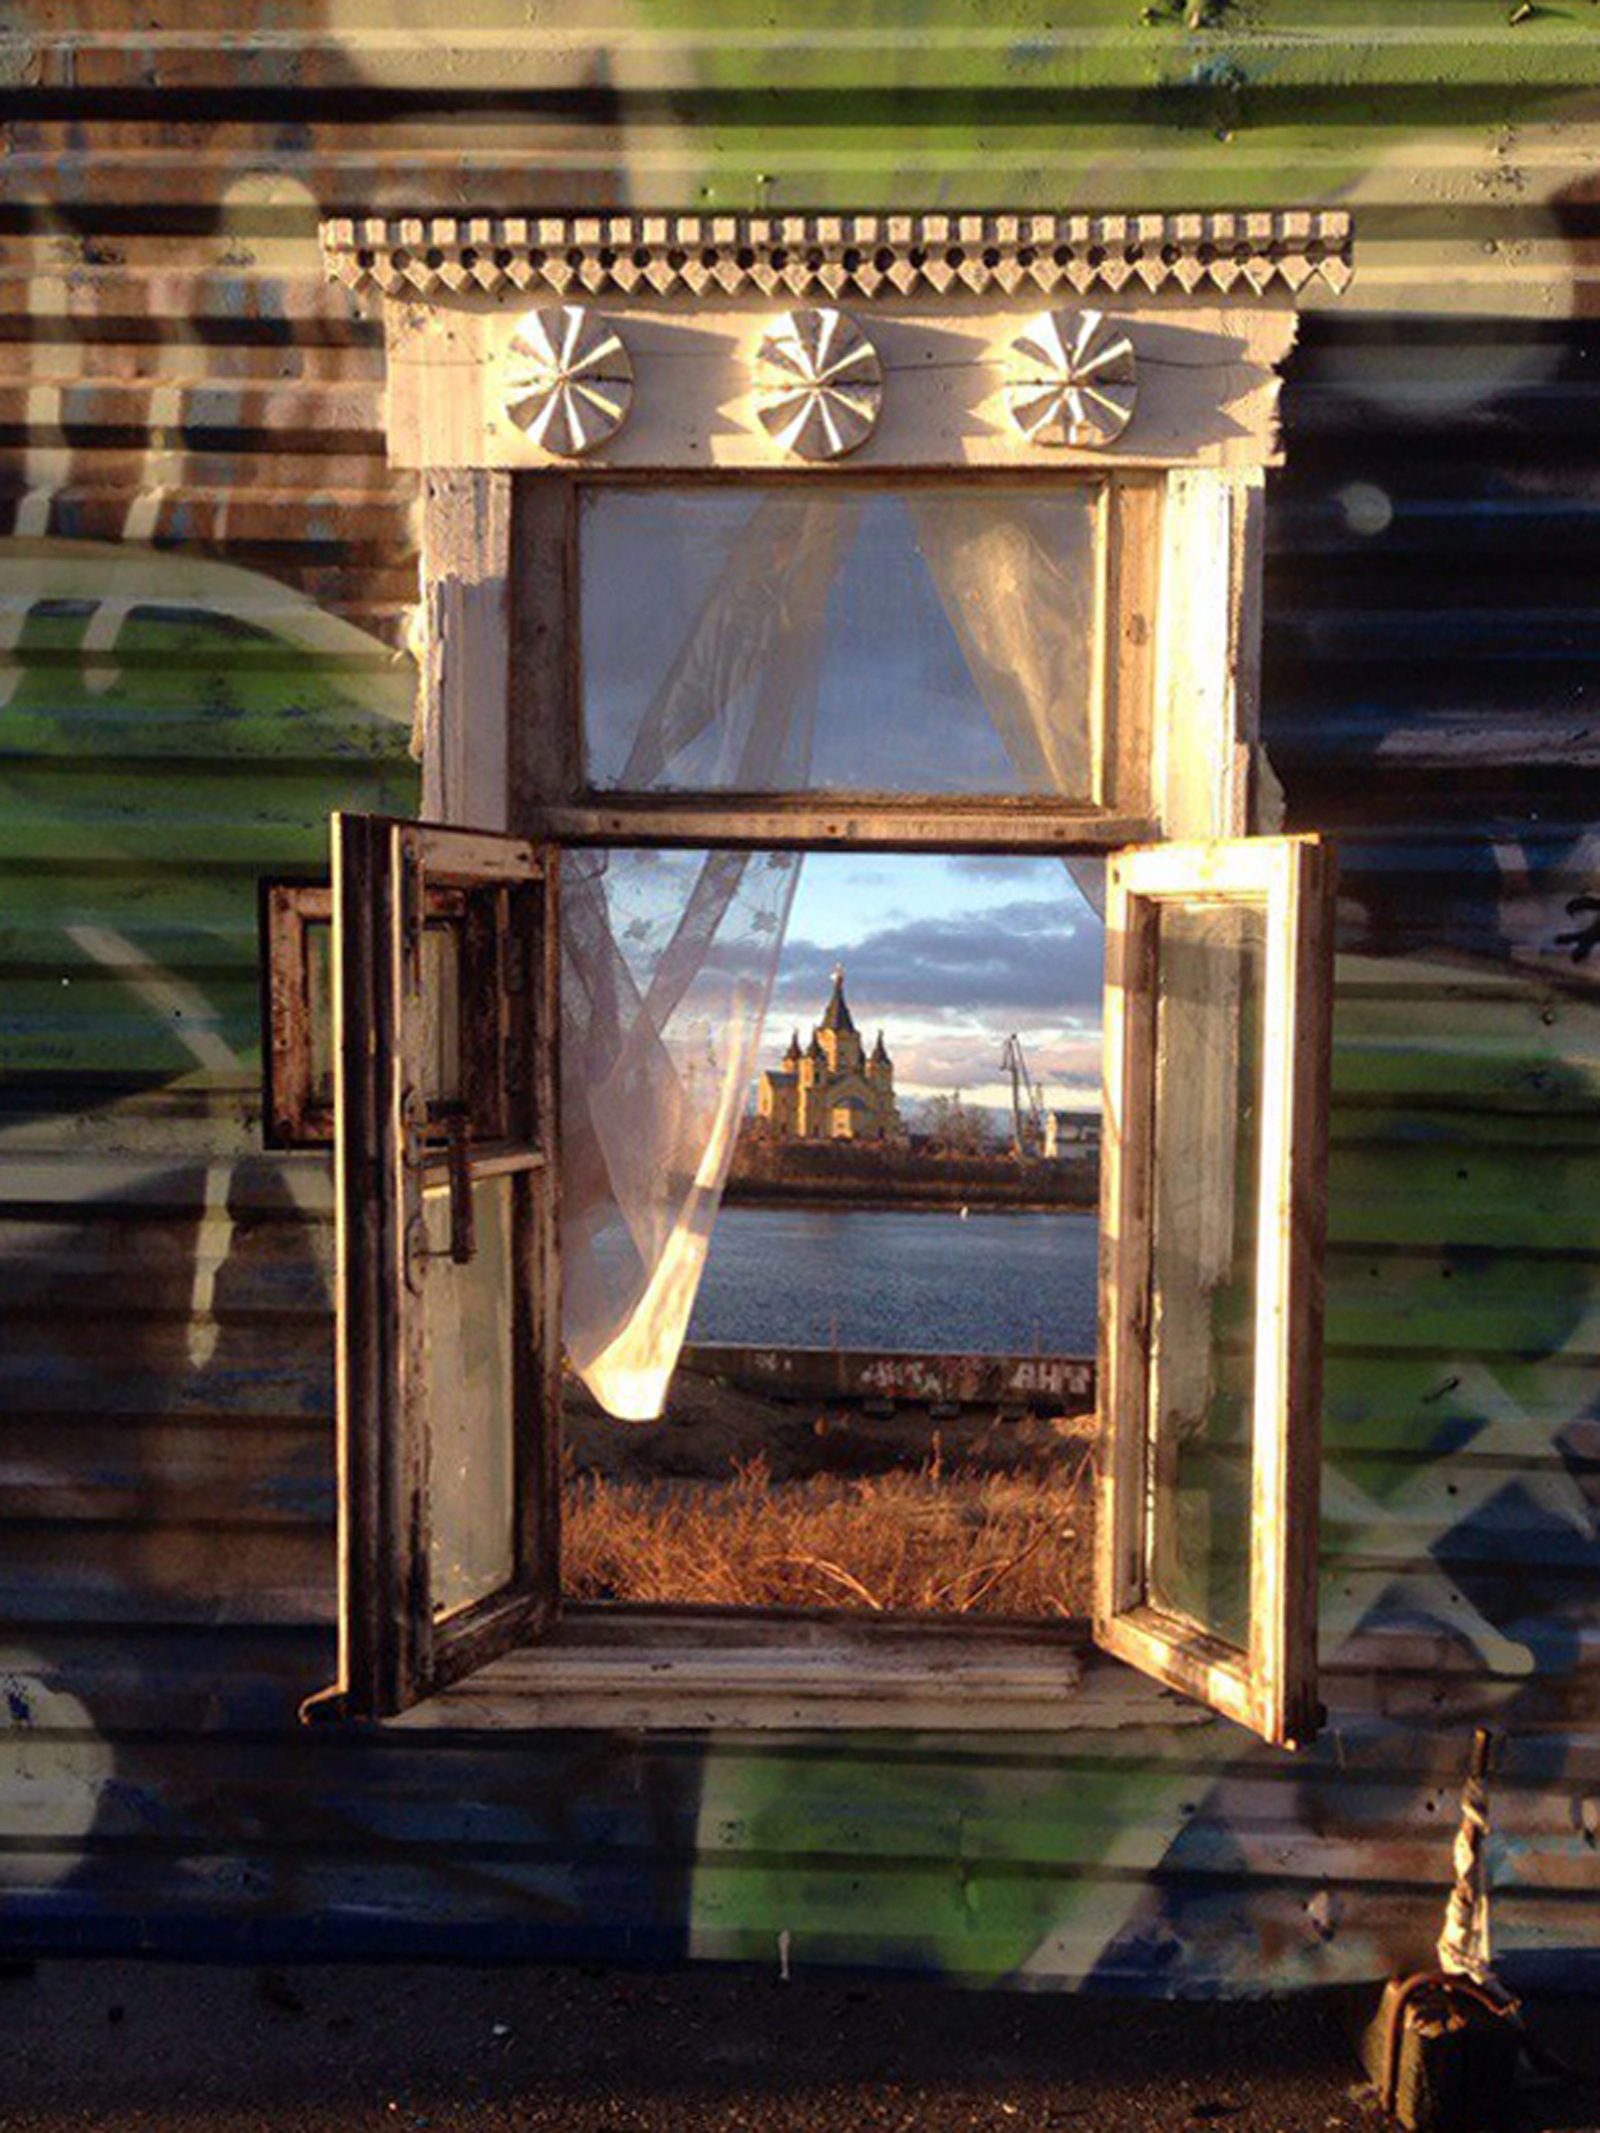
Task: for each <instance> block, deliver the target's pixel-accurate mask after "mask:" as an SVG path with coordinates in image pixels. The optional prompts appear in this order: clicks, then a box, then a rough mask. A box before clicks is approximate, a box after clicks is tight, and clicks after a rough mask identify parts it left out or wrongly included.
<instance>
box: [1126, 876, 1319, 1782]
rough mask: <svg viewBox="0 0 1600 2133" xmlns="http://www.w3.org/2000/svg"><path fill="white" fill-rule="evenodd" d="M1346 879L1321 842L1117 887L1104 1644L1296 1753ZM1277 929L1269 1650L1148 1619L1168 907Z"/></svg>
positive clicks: (1266, 1539) (1263, 1588) (1267, 1465)
mask: <svg viewBox="0 0 1600 2133" xmlns="http://www.w3.org/2000/svg"><path fill="white" fill-rule="evenodd" d="M1334 869H1335V862H1334V858H1333V854H1332V852H1331V850H1330V849H1329V848H1328V847H1327V846H1325V845H1324V844H1322V843H1321V842H1320V840H1318V839H1316V838H1314V837H1286V838H1266V837H1262V838H1251V839H1244V840H1241V841H1237V842H1232V843H1229V842H1217V843H1212V844H1207V845H1176V844H1169V845H1160V846H1154V847H1151V848H1148V849H1146V850H1144V851H1135V852H1124V853H1121V854H1119V855H1117V857H1115V858H1114V859H1113V861H1112V863H1111V866H1110V868H1109V870H1108V874H1109V880H1108V888H1107V908H1106V928H1107V980H1106V1018H1105V1019H1106V1124H1105V1136H1104V1143H1103V1155H1102V1162H1103V1170H1102V1202H1101V1240H1102V1242H1101V1254H1102V1271H1101V1306H1100V1308H1101V1341H1100V1386H1101V1397H1102V1409H1101V1435H1100V1502H1099V1521H1098V1528H1097V1544H1096V1578H1095V1634H1096V1637H1097V1638H1098V1640H1099V1642H1100V1643H1101V1644H1102V1645H1103V1646H1104V1647H1105V1649H1106V1650H1107V1651H1109V1652H1112V1653H1113V1654H1115V1655H1116V1656H1117V1657H1119V1658H1123V1659H1126V1660H1128V1661H1129V1662H1130V1663H1131V1664H1132V1665H1134V1666H1137V1667H1140V1668H1142V1669H1143V1671H1144V1672H1146V1673H1148V1674H1151V1675H1153V1676H1154V1677H1155V1678H1156V1679H1157V1680H1159V1681H1162V1682H1165V1683H1166V1684H1167V1685H1168V1686H1169V1687H1171V1688H1176V1689H1179V1690H1181V1691H1183V1692H1184V1693H1185V1694H1188V1695H1192V1696H1198V1697H1200V1698H1201V1699H1202V1700H1203V1701H1205V1702H1207V1703H1209V1704H1210V1705H1212V1707H1213V1708H1214V1709H1216V1710H1218V1711H1220V1712H1222V1713H1223V1714H1224V1715H1225V1716H1227V1717H1229V1718H1233V1719H1235V1720H1237V1721H1238V1722H1239V1723H1240V1724H1242V1725H1246V1726H1249V1727H1250V1728H1252V1730H1254V1731H1255V1732H1257V1733H1259V1734H1261V1735H1262V1737H1263V1738H1264V1739H1266V1740H1269V1741H1272V1742H1275V1743H1276V1744H1278V1745H1279V1746H1286V1747H1293V1746H1298V1745H1301V1744H1303V1743H1304V1742H1305V1741H1307V1740H1309V1739H1310V1738H1311V1737H1312V1735H1313V1734H1314V1733H1315V1731H1316V1728H1317V1723H1318V1709H1319V1707H1318V1701H1317V1652H1316V1560H1317V1526H1318V1480H1319V1449H1318V1447H1319V1439H1320V1426H1321V1417H1320V1401H1321V1346H1322V1265H1321V1259H1322V1248H1323V1232H1324V1221H1325V1216H1324V1205H1325V1184H1324V1180H1325V1172H1326V1159H1327V1090H1328V1049H1329V1020H1330V1005H1331V996H1332V946H1333V938H1332V925H1333V885H1334ZM1193 897H1202V898H1216V899H1218V900H1220V901H1230V902H1234V903H1246V904H1257V905H1260V906H1261V907H1262V908H1263V909H1264V911H1265V913H1266V921H1267V946H1266V988H1265V999H1264V1003H1263V1038H1262V1043H1263V1055H1262V1056H1263V1079H1262V1101H1261V1125H1260V1165H1261V1168H1260V1179H1259V1187H1258V1191H1259V1219H1258V1224H1257V1238H1258V1242H1257V1270H1256V1299H1255V1389H1254V1422H1253V1427H1252V1435H1251V1509H1250V1646H1249V1650H1248V1651H1247V1652H1244V1651H1238V1650H1234V1649H1233V1648H1231V1647H1230V1646H1228V1645H1226V1644H1224V1643H1222V1642H1221V1641H1220V1640H1219V1639H1217V1638H1216V1637H1214V1636H1212V1635H1210V1634H1208V1633H1207V1632H1206V1631H1205V1630H1204V1629H1203V1628H1201V1627H1200V1626H1199V1625H1197V1624H1195V1623H1192V1622H1183V1621H1178V1620H1176V1619H1174V1618H1172V1617H1170V1616H1168V1615H1166V1614H1164V1613H1162V1612H1160V1611H1158V1610H1157V1609H1156V1608H1154V1607H1153V1606H1151V1605H1150V1604H1149V1601H1148V1551H1149V1531H1148V1521H1149V1476H1148V1472H1147V1468H1148V1463H1149V1445H1150V1423H1149V1413H1148V1406H1149V1378H1150V1355H1149V1345H1150V1312H1151V1297H1150V1246H1151V1237H1150V1210H1151V1183H1152V1177H1153V1165H1154V1157H1155V1125H1156V1121H1155V1101H1154V1064H1155V1062H1154V1053H1153V1039H1154V1021H1155V999H1156V994H1157V989H1158V985H1159V978H1160V971H1159V960H1158V953H1159V951H1158V933H1157V917H1158V913H1159V907H1160V904H1161V902H1162V901H1163V900H1172V899H1183V900H1188V899H1190V898H1193Z"/></svg>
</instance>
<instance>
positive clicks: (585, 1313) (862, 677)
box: [562, 489, 1095, 1421]
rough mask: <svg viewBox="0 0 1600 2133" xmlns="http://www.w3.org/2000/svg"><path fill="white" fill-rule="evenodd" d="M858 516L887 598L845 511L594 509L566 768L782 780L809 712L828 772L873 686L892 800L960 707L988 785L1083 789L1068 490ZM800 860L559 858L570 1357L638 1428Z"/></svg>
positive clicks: (694, 505)
mask: <svg viewBox="0 0 1600 2133" xmlns="http://www.w3.org/2000/svg"><path fill="white" fill-rule="evenodd" d="M1063 495H1065V497H1066V499H1067V501H1066V503H1065V505H1064V504H1063ZM618 501H621V504H622V508H621V509H620V510H617V509H616V508H615V507H616V503H617V502H618ZM882 503H883V499H882V498H881V495H880V497H879V498H877V499H875V500H874V505H873V507H872V508H873V511H874V516H873V517H872V519H871V536H870V537H871V539H873V540H874V541H889V542H895V543H898V544H899V545H900V547H902V548H903V551H904V553H903V558H901V559H900V561H899V562H896V565H895V569H894V571H893V572H892V573H891V577H892V581H893V583H894V586H895V588H896V597H894V598H893V599H890V598H886V597H885V596H884V593H883V589H882V588H883V580H884V573H883V571H882V569H881V568H880V569H878V570H877V571H875V572H872V573H866V572H864V571H862V570H861V569H860V568H859V567H856V568H854V569H853V568H852V551H853V550H856V547H857V543H858V541H859V540H861V539H862V538H863V510H864V508H866V507H864V506H863V503H862V502H861V501H860V500H859V499H858V497H857V496H853V495H852V494H851V492H849V491H842V490H837V489H836V490H833V491H831V492H830V491H815V492H811V493H810V494H806V495H800V494H795V493H793V492H787V491H773V490H769V491H766V492H760V493H758V495H757V497H756V499H755V500H754V501H753V502H752V501H751V499H750V497H749V494H748V492H741V493H738V494H730V492H727V491H723V492H720V493H719V492H689V491H677V492H658V493H657V494H655V495H653V496H649V497H646V496H643V495H639V494H635V495H632V496H626V495H625V496H624V498H622V499H620V500H617V499H613V500H611V503H610V508H612V510H613V514H614V515H613V520H612V522H611V523H612V525H613V529H614V530H613V532H612V534H610V535H608V536H607V538H608V539H609V540H610V541H611V546H610V547H609V548H608V549H606V551H605V558H606V560H605V564H604V569H603V571H601V572H600V573H599V582H597V583H593V584H592V583H591V580H590V577H589V576H588V575H587V574H586V575H585V578H584V610H585V623H584V664H585V670H586V681H585V727H586V741H587V747H588V756H589V775H590V777H591V780H592V781H593V782H594V783H595V784H597V785H603V786H611V787H614V788H616V789H617V790H620V791H635V792H638V791H649V790H664V789H671V788H673V787H676V788H678V789H691V790H692V789H701V790H726V791H733V792H737V791H745V792H752V793H760V792H767V793H771V792H781V791H790V790H792V791H803V790H805V789H807V788H808V787H810V786H812V785H813V760H814V753H815V750H816V743H817V733H818V716H819V705H820V704H822V703H823V702H824V701H826V703H827V704H828V706H829V709H830V718H831V720H832V721H833V729H834V730H830V737H829V747H828V749H827V759H828V761H829V762H830V763H832V764H837V763H839V762H840V761H841V760H842V761H845V762H848V760H849V758H850V753H851V748H852V743H853V738H854V736H855V735H857V734H858V733H860V734H862V735H863V737H864V736H865V732H866V728H867V727H868V725H869V724H871V723H872V722H874V721H876V722H877V726H878V730H879V735H880V739H881V728H882V722H883V720H884V718H885V717H887V716H888V715H889V714H888V711H887V710H886V708H885V707H886V706H889V705H891V704H894V703H895V700H896V698H897V697H898V698H900V699H901V702H900V704H899V706H898V708H899V710H900V712H901V714H902V715H903V717H904V722H905V727H906V730H907V732H908V733H909V734H912V735H914V736H915V739H914V741H913V742H912V744H911V745H910V746H909V748H908V749H906V750H905V751H904V754H905V765H904V767H905V789H907V790H917V789H927V790H940V789H947V788H945V787H944V784H943V780H942V779H941V777H940V776H939V775H938V762H937V758H938V754H939V750H940V747H941V734H940V729H939V720H938V716H935V715H933V714H934V713H935V712H936V711H937V712H938V713H939V714H940V715H942V716H943V717H944V718H945V719H946V720H949V719H951V718H953V717H954V716H955V715H957V712H958V711H959V712H961V713H962V714H963V715H965V714H966V713H968V712H970V715H971V718H972V719H975V720H977V721H979V722H986V723H987V727H988V728H989V729H992V732H993V733H994V734H995V735H997V736H998V738H999V740H1000V742H1001V743H1002V745H1003V750H1004V756H1003V759H1002V758H997V760H1003V762H1004V763H1007V764H1009V766H1010V769H1009V772H1008V773H1007V774H1006V775H1005V778H1004V782H1003V786H1002V787H999V788H995V789H1008V790H1013V791H1017V792H1024V793H1031V794H1039V795H1043V794H1050V793H1054V794H1059V795H1061V796H1063V797H1081V796H1084V795H1086V794H1087V792H1088V791H1089V789H1090V771H1091V753H1090V751H1091V749H1092V745H1093V738H1092V733H1091V730H1090V720H1089V713H1088V706H1089V704H1090V701H1091V694H1092V692H1091V690H1090V688H1089V686H1088V679H1089V676H1090V675H1091V673H1092V666H1093V659H1094V652H1095V647H1094V642H1093V631H1094V621H1095V572H1094V568H1093V562H1094V539H1095V533H1094V525H1095V515H1094V512H1093V510H1092V507H1091V506H1089V505H1088V504H1087V502H1086V500H1085V499H1084V494H1083V492H1081V491H1078V492H1056V494H1055V495H1054V496H1053V497H1043V498H1035V497H1033V496H1030V495H1028V494H1025V493H1022V492H1007V491H995V490H988V491H977V492H968V493H963V494H957V493H955V492H953V491H947V492H931V493H929V492H922V493H918V494H915V495H913V496H911V497H910V498H907V499H904V500H902V501H900V502H898V503H897V504H895V506H894V508H893V515H892V517H890V518H887V519H886V518H885V515H884V512H883V510H882V508H881V507H882ZM599 508H601V509H605V508H608V500H607V499H606V498H604V497H603V496H602V498H601V499H600V502H599ZM876 560H877V561H878V562H879V563H880V564H881V562H882V560H883V559H882V557H881V556H880V557H879V558H877V559H876ZM891 560H894V559H893V558H891ZM862 562H863V558H862V557H861V555H860V554H859V552H857V553H856V555H855V558H854V563H855V565H856V566H860V565H861V564H862ZM586 573H587V566H586ZM930 581H931V583H930ZM869 582H870V584H871V585H872V587H873V597H874V598H875V599H880V600H882V603H883V612H882V614H881V616H880V615H879V614H878V613H877V612H876V611H874V612H873V613H872V614H871V615H869V616H868V617H867V618H866V620H867V622H868V624H869V625H870V627H868V628H867V629H865V630H864V629H863V627H862V620H863V618H862V616H861V614H860V612H859V611H857V612H856V613H854V614H853V616H851V617H850V618H849V626H848V627H847V626H845V623H846V620H847V618H846V614H845V609H846V606H847V605H848V603H849V600H850V596H851V586H852V584H854V585H855V586H856V587H857V589H858V592H859V587H860V586H861V585H862V584H865V583H869ZM602 596H604V597H602ZM860 604H861V603H860V599H859V597H857V599H856V601H855V606H856V609H857V610H859V608H860ZM679 618H681V620H680V619H679ZM935 640H940V641H937V642H936V641H935ZM864 644H865V645H867V646H869V647H870V651H869V652H867V653H865V654H864V653H863V651H862V647H863V645H864ZM663 647H665V648H666V649H665V651H664V649H663ZM847 649H848V657H847V656H846V651H847ZM863 658H870V661H871V665H870V670H863V669H862V665H861V662H862V661H863ZM930 664H931V665H932V666H935V667H938V668H939V669H940V679H939V689H938V694H937V702H936V703H935V702H934V701H933V700H931V699H930V702H929V703H928V705H927V706H926V711H927V713H928V714H929V715H926V716H924V715H923V709H924V707H922V706H920V705H919V704H916V703H911V704H909V705H907V704H906V703H905V702H904V699H905V697H906V696H907V694H908V692H909V693H910V694H911V695H914V694H915V692H916V690H917V688H918V687H919V677H922V678H923V679H924V680H925V678H926V675H927V673H928V671H929V668H930ZM842 668H848V671H842V670H841V669H842ZM952 707H954V708H952ZM862 745H863V746H864V745H865V740H864V738H863V743H862ZM989 745H990V746H991V748H992V746H993V743H992V741H991V742H990V744H989ZM879 759H880V760H881V754H880V758H879ZM830 782H835V781H834V780H833V779H832V778H830ZM837 782H843V783H850V782H856V783H858V784H866V783H869V782H871V781H870V780H868V779H866V778H864V777H863V778H857V779H855V780H854V781H852V780H850V779H849V778H844V779H842V780H838V781H837ZM799 866H800V862H799V857H798V855H796V854H793V853H782V852H760V853H736V852H697V853H671V852H660V851H648V850H642V849H631V850H630V849H611V850H608V851H604V852H593V853H578V852H574V853H569V854H568V855H567V859H566V861H565V863H564V868H563V879H562V961H563V967H562V1018H563V1027H562V1142H563V1154H562V1166H563V1168H562V1194H563V1217H562V1221H563V1239H562V1248H563V1278H564V1321H565V1337H566V1345H567V1351H568V1355H569V1358H570V1360H571V1363H572V1365H573V1367H574V1368H575V1369H576V1370H577V1372H578V1374H579V1376H580V1377H581V1378H582V1379H583V1380H584V1382H585V1384H586V1385H587V1386H588V1387H589V1389H590V1390H591V1391H592V1392H593V1394H594V1395H595V1397H596V1398H597V1399H598V1400H599V1402H600V1404H601V1405H602V1407H604V1408H605V1409H606V1410H607V1412H609V1413H610V1414H612V1415H615V1416H617V1417H618V1418H619V1419H623V1420H638V1421H648V1420H653V1419H655V1418H656V1417H657V1416H658V1415H659V1414H660V1413H661V1411H662V1408H663V1405H664V1403H665V1399H666V1394H667V1387H668V1384H669V1382H670V1380H671V1376H672V1371H673V1368H674V1366H675V1364H676V1362H677V1358H678V1354H679V1351H680V1350H681V1348H682V1345H683V1341H684V1338H685V1336H686V1334H687V1331H688V1325H689V1316H690V1313H691V1311H692V1309H693V1306H694V1299H695V1293H696V1290H697V1288H698V1286H699V1282H700V1276H701V1273H702V1271H703V1269H704V1266H705V1260H706V1254H707V1250H708V1248H709V1245H710V1239H711V1231H712V1226H713V1223H714V1221H715V1218H716V1212H717V1208H718V1205H719V1204H720V1201H721V1197H722V1190H723V1186H724V1184H725V1182H726V1179H727V1174H728V1167H729V1164H730V1162H731V1160H732V1156H733V1148H734V1143H735V1141H736V1139H737V1137H738V1131H739V1126H740V1123H741V1121H742V1119H743V1117H744V1112H745V1106H746V1099H747V1094H748V1090H749V1087H750V1083H751V1078H752V1076H753V1074H754V1072H755V1069H756V1065H757V1061H758V1057H759V1053H760V1047H761V1038H762V1030H763V1025H764V1021H765V1016H766V1009H767V1002H768V999H769V997H770V994H771V990H772V983H773V978H774V975H775V972H776V969H777V962H778V956H779V952H780V950H781V948H782V944H783V938H784V933H785V930H786V928H787V925H788V919H789V912H790V907H791V904H792V902H793V898H794V891H795V887H796V883H797V881H798V878H799ZM1080 886H1082V884H1081V883H1080Z"/></svg>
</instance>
